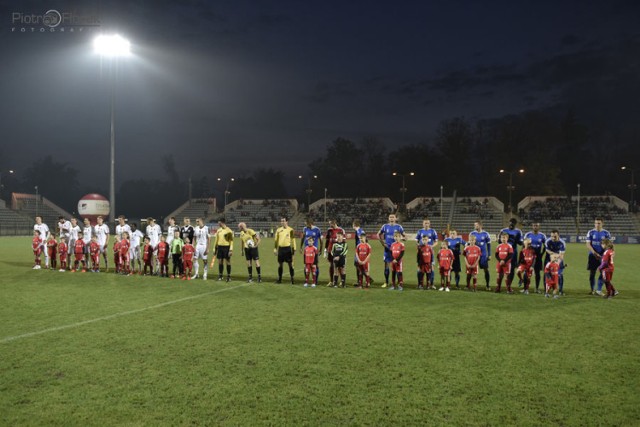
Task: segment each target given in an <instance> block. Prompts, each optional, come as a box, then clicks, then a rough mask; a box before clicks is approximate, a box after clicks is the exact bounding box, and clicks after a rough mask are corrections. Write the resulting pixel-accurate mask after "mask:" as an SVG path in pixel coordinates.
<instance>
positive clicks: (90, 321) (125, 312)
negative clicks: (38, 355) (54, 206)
mask: <svg viewBox="0 0 640 427" xmlns="http://www.w3.org/2000/svg"><path fill="white" fill-rule="evenodd" d="M243 286H248V283H244V284H242V285H238V286H234V287H232V288H224V289H218V290H215V291H211V292H205V293H204V294H198V295H192V296H190V297H185V298H180V299H176V300H173V301H167V302H163V303H160V304H156V305H150V306H148V307H143V308H138V309H136V310H129V311H123V312H121V313H115V314H110V315H109V316H104V317H98V318H96V319H90V320H83V321H82V322H76V323H71V324H69V325H63V326H56V327H53V328H48V329H42V330H40V331H35V332H28V333H26V334H22V335H14V336H12V337H5V338H2V339H0V344H4V343H7V342H10V341H15V340H19V339H22V338H29V337H32V336H35V335H41V334H46V333H47V332H57V331H62V330H65V329H71V328H77V327H80V326H84V325H89V324H91V323H96V322H102V321H103V320H111V319H116V318H118V317H123V316H128V315H130V314H136V313H141V312H143V311H148V310H154V309H156V308H162V307H166V306H168V305H172V304H177V303H179V302H184V301H189V300H192V299H197V298H202V297H206V296H208V295H213V294H218V293H220V292H225V291H230V290H232V289H237V288H241V287H243Z"/></svg>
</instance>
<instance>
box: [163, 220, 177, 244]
mask: <svg viewBox="0 0 640 427" xmlns="http://www.w3.org/2000/svg"><path fill="white" fill-rule="evenodd" d="M176 231H180V227H179V226H177V225H176V217H175V216H172V217H171V218H169V225H168V226H167V240H165V241H166V242H167V244H168V245H169V247H171V242H173V239H174V238H175V232H176Z"/></svg>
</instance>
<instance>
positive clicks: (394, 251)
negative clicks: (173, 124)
mask: <svg viewBox="0 0 640 427" xmlns="http://www.w3.org/2000/svg"><path fill="white" fill-rule="evenodd" d="M147 222H148V224H147V227H146V230H145V231H146V235H143V234H142V233H141V232H140V231H139V230H137V227H136V224H135V223H133V224H131V225H129V224H127V223H126V221H125V218H124V217H123V216H120V217H119V218H118V225H117V226H116V230H115V231H116V237H115V243H114V248H113V253H114V265H115V271H116V272H120V273H122V274H131V273H134V274H135V273H139V274H152V273H155V274H159V275H161V276H166V277H169V271H168V270H169V269H168V261H169V258H172V260H173V274H172V275H171V277H174V278H176V277H182V278H183V279H185V280H187V279H189V280H190V279H192V278H197V277H198V270H199V263H198V260H199V259H202V260H203V270H204V271H203V275H202V277H203V279H206V278H207V273H208V265H207V255H208V250H209V245H210V235H209V230H208V227H207V226H206V225H204V221H203V220H202V219H201V218H198V219H197V220H196V227H193V226H191V224H190V220H189V218H185V219H184V225H183V226H182V227H178V226H177V225H176V222H175V218H171V219H170V220H169V226H168V228H167V235H166V237H165V236H164V235H163V234H162V231H161V229H160V226H159V225H158V224H156V223H155V220H154V219H153V218H148V219H147ZM83 225H84V227H83V228H82V229H81V228H80V227H79V226H78V223H77V220H76V219H75V218H72V219H71V220H70V221H66V220H65V219H64V218H63V217H60V218H59V222H58V224H57V226H58V227H57V228H58V231H59V233H60V238H59V241H56V239H55V238H54V237H53V235H52V234H51V233H49V228H48V227H47V226H46V225H45V224H43V223H42V217H39V216H38V217H36V224H35V225H34V238H33V250H34V255H35V265H34V267H33V268H34V269H38V268H41V260H40V256H41V254H42V253H43V252H44V254H45V266H46V267H47V268H48V266H49V263H50V260H51V267H52V268H56V254H60V261H61V265H60V267H61V268H60V271H65V270H66V268H67V265H69V267H70V269H71V271H77V270H80V268H81V270H80V271H86V269H87V268H90V270H91V271H96V272H97V271H99V269H100V255H102V256H103V258H104V262H105V268H106V269H108V258H107V251H106V249H107V246H108V243H109V228H108V226H107V225H106V224H104V220H103V218H102V217H98V219H97V225H95V226H91V224H90V223H89V220H88V219H85V220H84V223H83ZM218 225H219V228H218V230H217V231H216V233H215V234H214V244H213V247H214V249H215V254H214V257H213V259H212V261H211V267H213V265H214V263H215V261H216V259H217V260H218V273H219V274H218V280H223V273H224V269H225V267H226V273H227V275H226V281H227V282H228V281H230V276H231V263H230V258H231V255H232V254H233V231H232V230H231V229H229V228H228V227H227V226H226V224H225V220H224V219H221V220H220V221H219V223H218ZM515 226H516V220H515V219H512V220H511V221H510V224H509V227H507V228H504V229H503V230H501V231H500V233H499V235H498V236H499V241H500V244H499V245H498V247H497V249H496V253H495V256H496V258H497V266H496V269H497V273H498V277H497V280H496V289H495V291H496V292H500V291H501V287H502V282H503V280H504V281H505V284H506V290H507V293H511V292H513V291H512V288H511V284H512V282H513V279H514V276H515V274H516V272H517V275H518V278H519V285H523V284H524V289H523V291H522V292H523V293H525V294H528V293H529V286H530V283H531V277H532V276H533V275H534V274H535V285H536V293H539V292H540V290H539V286H540V279H541V272H542V271H543V268H542V265H543V263H542V256H543V254H546V260H545V263H544V264H545V268H544V274H545V282H546V283H547V284H551V285H555V287H557V288H558V289H557V293H558V294H560V295H563V294H564V289H563V285H564V279H563V270H564V268H566V264H565V263H564V252H565V250H566V246H565V243H564V241H563V240H562V239H560V235H559V232H558V230H553V231H552V232H551V236H550V238H549V239H547V238H546V236H545V235H544V234H543V233H541V232H540V231H539V224H537V223H534V224H533V229H532V231H531V232H528V233H527V234H526V235H524V237H523V235H522V231H520V230H519V229H518V228H516V227H515ZM602 226H603V221H602V219H601V218H596V220H595V227H594V229H593V230H590V231H589V233H588V234H587V239H586V240H587V242H586V244H587V248H588V249H589V259H588V266H587V268H588V270H589V271H590V275H589V281H590V286H591V292H590V293H591V294H597V295H602V296H605V295H604V294H603V293H602V286H603V284H606V285H607V289H609V288H610V287H612V285H611V283H610V280H606V279H607V276H608V277H609V278H610V277H611V275H612V274H613V254H614V252H613V246H612V244H611V235H610V234H609V232H608V231H606V230H604V229H603V227H602ZM353 229H354V231H355V239H356V254H355V257H354V265H355V267H356V271H357V277H358V284H357V286H358V287H365V288H367V287H369V286H370V285H371V283H372V279H371V277H370V275H369V264H370V258H371V247H370V246H369V244H368V243H367V241H366V240H367V239H366V233H365V232H364V230H362V228H361V227H360V223H359V222H358V221H354V223H353ZM239 230H240V239H241V241H242V253H243V255H245V258H246V261H247V270H248V273H249V278H248V281H249V282H251V281H253V274H252V269H253V265H255V266H256V272H257V276H258V278H257V280H258V281H259V282H261V281H262V277H261V267H260V262H259V256H258V245H259V242H260V238H259V235H258V234H257V233H255V231H253V230H251V229H249V228H247V226H246V224H245V223H240V224H239ZM43 236H44V237H43ZM378 238H379V241H380V242H381V244H382V246H383V248H384V263H385V270H384V275H385V282H384V284H382V286H381V287H383V288H387V287H389V289H391V290H395V289H398V290H402V289H403V286H404V280H403V257H404V252H405V247H404V243H402V242H403V241H404V240H405V234H404V229H403V228H402V226H401V225H400V224H398V223H397V217H396V215H394V214H391V215H389V222H388V223H387V224H385V225H383V226H382V227H381V228H380V230H379V232H378ZM142 239H144V245H143V246H142V248H141V245H140V242H141V240H142ZM325 240H326V247H325V249H324V257H325V258H327V259H328V260H329V275H330V281H329V283H328V286H336V287H337V286H339V285H340V286H343V287H344V286H345V282H346V273H345V265H346V255H347V253H348V246H347V243H346V233H345V231H344V229H342V228H341V227H338V225H337V222H336V221H335V220H331V221H330V222H329V228H328V230H327V233H326V239H325ZM194 241H195V244H192V243H193V242H194ZM416 242H417V248H418V251H417V263H418V271H417V278H418V289H435V287H434V276H435V271H434V270H435V269H434V264H435V263H436V261H437V264H438V270H439V271H440V290H441V291H447V292H448V291H449V290H450V287H451V273H453V274H454V276H455V284H456V288H459V282H460V271H461V268H460V267H461V265H460V264H461V262H460V259H461V255H462V258H464V260H465V267H466V273H467V288H468V289H473V290H474V291H475V290H476V289H477V275H478V270H479V269H481V270H483V271H484V277H485V282H486V289H487V290H491V287H490V284H489V281H490V274H489V261H490V259H491V237H490V235H489V233H487V232H486V231H484V230H483V229H482V222H481V221H476V222H475V223H474V230H473V231H472V232H471V233H469V242H468V243H467V242H464V240H463V239H462V238H461V237H459V236H457V233H456V231H455V230H451V231H450V232H449V235H448V237H447V238H446V239H444V240H443V241H442V242H441V243H440V250H439V252H438V253H437V254H435V246H436V244H437V243H438V233H437V232H436V231H435V230H434V229H432V228H431V224H430V221H429V220H428V219H424V220H423V228H422V229H421V230H419V231H418V232H417V234H416ZM608 244H611V248H607V247H606V245H608ZM518 245H521V246H523V250H522V252H521V253H520V256H518ZM301 247H303V248H304V249H303V257H304V264H305V286H312V287H314V286H315V285H316V284H317V280H318V276H319V268H318V255H319V254H320V252H321V250H322V233H321V231H320V229H319V228H318V227H316V226H315V225H314V224H313V220H312V219H310V218H309V219H308V220H307V223H306V226H305V227H304V229H303V237H302V241H301ZM606 250H610V253H609V256H608V257H605V252H606ZM72 252H73V254H74V255H75V261H74V263H73V266H72V265H71V253H72ZM274 253H275V254H276V255H277V256H278V263H279V268H278V281H277V282H278V283H281V281H282V272H283V263H287V264H288V265H289V271H290V275H291V281H292V283H293V276H294V269H293V255H294V254H295V238H294V232H293V229H292V228H291V227H289V226H288V224H287V220H286V218H282V220H281V227H280V228H278V230H277V231H276V236H275V248H274ZM434 255H435V256H434ZM605 259H606V262H605V261H603V260H605ZM194 261H195V262H194ZM136 263H137V265H138V268H137V270H136V269H135V264H136ZM194 266H195V272H194ZM605 270H606V273H603V271H605ZM598 271H600V272H601V273H600V276H599V278H598V288H597V290H596V289H595V276H596V273H597V272H598ZM192 273H195V274H193V275H192ZM389 276H391V284H389ZM471 283H473V288H472V287H471ZM615 294H617V292H615Z"/></svg>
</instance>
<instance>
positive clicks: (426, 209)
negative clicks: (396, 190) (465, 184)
mask: <svg viewBox="0 0 640 427" xmlns="http://www.w3.org/2000/svg"><path fill="white" fill-rule="evenodd" d="M503 207H504V205H503V204H502V203H501V202H500V201H499V200H498V199H496V198H495V197H467V198H463V199H457V198H456V197H443V198H442V202H441V201H440V198H439V197H418V198H416V199H414V200H412V201H411V202H409V203H408V204H407V214H406V218H405V221H404V223H403V225H404V228H405V230H406V231H407V232H409V233H415V232H416V231H418V230H419V229H421V228H422V220H423V219H424V218H429V219H430V220H431V227H432V228H434V229H435V230H437V231H438V232H439V233H442V232H443V231H444V230H445V229H446V228H447V224H449V225H450V228H451V229H456V230H458V232H460V233H468V232H470V231H471V230H472V229H473V223H474V222H475V221H477V220H478V219H480V220H482V223H483V225H484V229H485V230H486V231H488V232H489V233H497V232H498V231H500V230H501V229H502V228H503V213H502V210H503Z"/></svg>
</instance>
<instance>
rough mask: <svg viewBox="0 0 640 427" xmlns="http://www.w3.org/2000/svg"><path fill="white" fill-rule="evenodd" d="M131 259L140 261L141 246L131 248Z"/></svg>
mask: <svg viewBox="0 0 640 427" xmlns="http://www.w3.org/2000/svg"><path fill="white" fill-rule="evenodd" d="M129 258H130V259H131V260H132V261H133V260H138V261H140V246H131V247H130V248H129Z"/></svg>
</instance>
